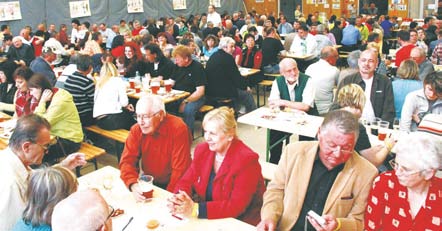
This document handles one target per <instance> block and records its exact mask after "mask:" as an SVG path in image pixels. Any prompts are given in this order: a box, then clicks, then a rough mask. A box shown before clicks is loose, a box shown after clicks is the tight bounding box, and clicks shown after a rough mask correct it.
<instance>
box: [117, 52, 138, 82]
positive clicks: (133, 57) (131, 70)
mask: <svg viewBox="0 0 442 231" xmlns="http://www.w3.org/2000/svg"><path fill="white" fill-rule="evenodd" d="M141 60H142V57H141V51H139V49H137V48H136V47H135V46H132V45H130V44H126V45H124V57H123V58H119V59H117V65H118V62H121V61H122V64H124V77H127V78H133V77H135V74H136V72H137V71H138V73H139V74H140V76H142V75H144V72H145V71H144V67H143V62H142V61H141Z"/></svg>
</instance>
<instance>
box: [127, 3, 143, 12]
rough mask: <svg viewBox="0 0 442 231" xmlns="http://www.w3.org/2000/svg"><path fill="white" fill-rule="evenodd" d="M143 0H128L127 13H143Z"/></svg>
mask: <svg viewBox="0 0 442 231" xmlns="http://www.w3.org/2000/svg"><path fill="white" fill-rule="evenodd" d="M143 12H144V8H143V0H127V13H129V14H130V13H143Z"/></svg>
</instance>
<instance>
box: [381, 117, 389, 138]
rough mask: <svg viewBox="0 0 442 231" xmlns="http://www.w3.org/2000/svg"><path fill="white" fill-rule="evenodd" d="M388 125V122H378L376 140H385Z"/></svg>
mask: <svg viewBox="0 0 442 231" xmlns="http://www.w3.org/2000/svg"><path fill="white" fill-rule="evenodd" d="M389 125H390V122H388V121H381V122H379V131H378V139H379V140H382V141H383V140H385V138H386V137H387V133H388V126H389Z"/></svg>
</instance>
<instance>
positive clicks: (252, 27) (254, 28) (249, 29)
mask: <svg viewBox="0 0 442 231" xmlns="http://www.w3.org/2000/svg"><path fill="white" fill-rule="evenodd" d="M247 31H248V32H249V33H250V32H258V30H257V29H256V27H255V26H251V27H249V28H248V29H247Z"/></svg>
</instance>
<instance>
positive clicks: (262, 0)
mask: <svg viewBox="0 0 442 231" xmlns="http://www.w3.org/2000/svg"><path fill="white" fill-rule="evenodd" d="M255 2H256V3H263V2H264V0H256V1H255Z"/></svg>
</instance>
